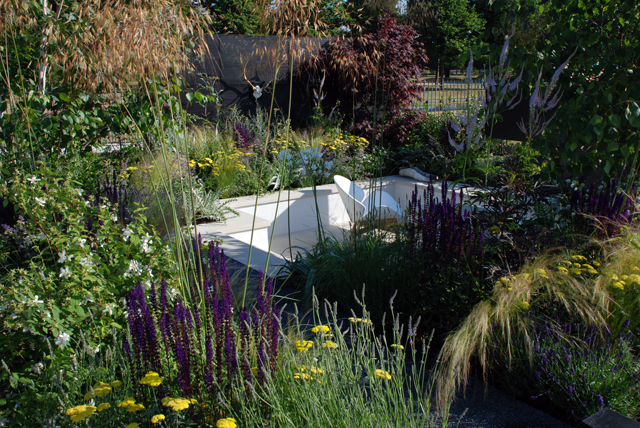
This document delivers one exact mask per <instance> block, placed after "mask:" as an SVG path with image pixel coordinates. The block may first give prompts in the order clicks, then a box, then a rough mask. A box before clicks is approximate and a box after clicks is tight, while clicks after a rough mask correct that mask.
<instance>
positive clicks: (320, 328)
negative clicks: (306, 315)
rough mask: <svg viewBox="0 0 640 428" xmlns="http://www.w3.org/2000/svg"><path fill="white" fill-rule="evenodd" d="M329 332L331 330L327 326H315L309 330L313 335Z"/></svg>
mask: <svg viewBox="0 0 640 428" xmlns="http://www.w3.org/2000/svg"><path fill="white" fill-rule="evenodd" d="M330 331H331V329H330V328H329V326H327V325H317V326H315V327H313V328H312V329H311V332H313V333H318V332H320V333H329V332H330Z"/></svg>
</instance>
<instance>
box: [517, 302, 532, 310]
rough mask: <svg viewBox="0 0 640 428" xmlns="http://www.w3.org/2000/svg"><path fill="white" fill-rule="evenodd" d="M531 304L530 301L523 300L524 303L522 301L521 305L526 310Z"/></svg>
mask: <svg viewBox="0 0 640 428" xmlns="http://www.w3.org/2000/svg"><path fill="white" fill-rule="evenodd" d="M530 306H531V305H530V304H529V302H522V303H520V307H521V308H522V309H524V310H525V311H528V310H529V307H530Z"/></svg>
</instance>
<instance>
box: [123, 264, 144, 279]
mask: <svg viewBox="0 0 640 428" xmlns="http://www.w3.org/2000/svg"><path fill="white" fill-rule="evenodd" d="M143 269H144V266H142V265H141V264H140V263H138V261H137V260H135V259H134V260H131V261H130V262H129V267H128V268H127V271H126V272H125V273H124V277H125V278H131V277H137V276H140V275H142V272H143Z"/></svg>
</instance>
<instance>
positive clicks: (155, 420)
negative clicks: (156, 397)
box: [151, 414, 165, 424]
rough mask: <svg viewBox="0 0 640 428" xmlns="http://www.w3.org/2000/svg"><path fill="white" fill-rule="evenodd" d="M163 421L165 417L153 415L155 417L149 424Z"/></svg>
mask: <svg viewBox="0 0 640 428" xmlns="http://www.w3.org/2000/svg"><path fill="white" fill-rule="evenodd" d="M164 419H165V417H164V415H162V414H161V415H155V416H153V417H152V418H151V423H152V424H157V423H158V422H160V421H164Z"/></svg>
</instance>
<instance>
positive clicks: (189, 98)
mask: <svg viewBox="0 0 640 428" xmlns="http://www.w3.org/2000/svg"><path fill="white" fill-rule="evenodd" d="M185 96H186V97H187V101H189V102H191V101H193V94H192V93H191V92H187V95H185Z"/></svg>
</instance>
